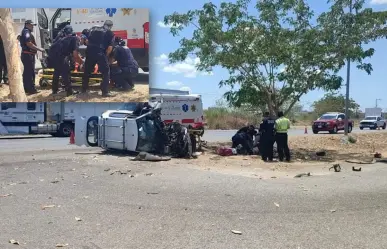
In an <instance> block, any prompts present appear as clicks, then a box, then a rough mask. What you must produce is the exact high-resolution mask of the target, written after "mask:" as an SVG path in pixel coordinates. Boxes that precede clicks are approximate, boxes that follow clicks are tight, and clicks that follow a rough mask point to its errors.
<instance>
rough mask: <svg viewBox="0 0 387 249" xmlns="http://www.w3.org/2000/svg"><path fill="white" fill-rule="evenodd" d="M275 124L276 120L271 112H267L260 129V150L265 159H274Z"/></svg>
mask: <svg viewBox="0 0 387 249" xmlns="http://www.w3.org/2000/svg"><path fill="white" fill-rule="evenodd" d="M274 126H275V120H274V119H273V118H271V117H270V113H269V112H265V113H264V118H263V121H262V123H261V125H260V126H259V131H260V132H261V137H260V147H261V148H260V151H261V157H262V160H263V161H267V160H268V161H273V145H274V141H275V137H274Z"/></svg>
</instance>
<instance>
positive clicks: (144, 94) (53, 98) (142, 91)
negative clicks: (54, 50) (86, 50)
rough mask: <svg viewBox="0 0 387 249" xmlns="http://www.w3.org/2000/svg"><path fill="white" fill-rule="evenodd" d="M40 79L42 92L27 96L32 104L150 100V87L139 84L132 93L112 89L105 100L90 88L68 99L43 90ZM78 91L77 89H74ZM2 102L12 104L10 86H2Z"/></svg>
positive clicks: (48, 90)
mask: <svg viewBox="0 0 387 249" xmlns="http://www.w3.org/2000/svg"><path fill="white" fill-rule="evenodd" d="M38 82H39V78H38V77H37V79H36V89H38V90H39V91H40V92H39V93H37V94H33V95H29V96H28V95H27V98H28V101H30V102H61V101H65V102H143V101H148V98H149V85H148V84H138V85H135V87H134V89H133V90H132V91H130V92H120V91H115V90H114V89H110V94H111V97H108V98H103V97H102V96H101V92H100V90H99V87H98V86H97V87H90V92H89V93H88V94H75V95H73V96H70V97H67V96H66V93H65V92H60V93H59V94H56V95H52V93H51V89H50V88H49V87H48V88H41V87H40V86H39V83H38ZM74 89H75V90H77V88H76V87H75V88H74ZM0 102H12V99H10V98H9V87H8V85H2V87H1V88H0Z"/></svg>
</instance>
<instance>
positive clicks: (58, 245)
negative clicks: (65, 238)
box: [56, 244, 69, 247]
mask: <svg viewBox="0 0 387 249" xmlns="http://www.w3.org/2000/svg"><path fill="white" fill-rule="evenodd" d="M68 245H69V244H56V247H66V246H68Z"/></svg>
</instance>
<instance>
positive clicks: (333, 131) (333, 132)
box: [329, 126, 337, 134]
mask: <svg viewBox="0 0 387 249" xmlns="http://www.w3.org/2000/svg"><path fill="white" fill-rule="evenodd" d="M329 133H330V134H337V126H335V127H333V130H331V131H329Z"/></svg>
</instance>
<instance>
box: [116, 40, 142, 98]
mask: <svg viewBox="0 0 387 249" xmlns="http://www.w3.org/2000/svg"><path fill="white" fill-rule="evenodd" d="M115 44H116V46H115V48H114V50H113V53H112V55H113V56H112V60H111V61H112V63H111V78H112V80H113V81H114V82H115V83H116V85H117V86H118V87H121V88H122V89H123V90H124V91H129V90H131V89H133V87H134V85H133V80H132V71H131V70H133V68H135V67H136V65H138V64H137V62H136V61H135V60H134V58H133V55H132V52H131V51H130V49H129V48H128V47H126V46H125V41H124V40H123V39H122V38H120V37H116V38H115Z"/></svg>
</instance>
